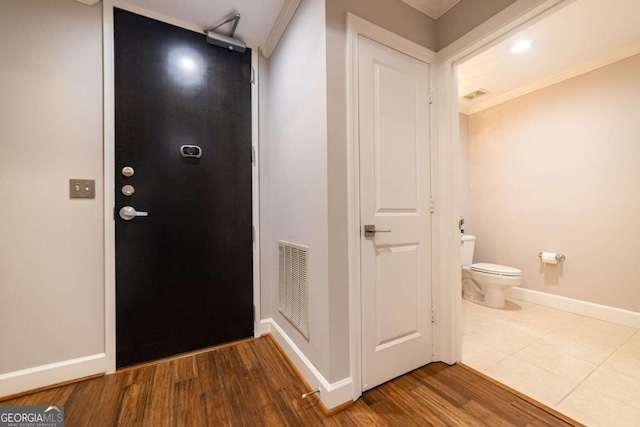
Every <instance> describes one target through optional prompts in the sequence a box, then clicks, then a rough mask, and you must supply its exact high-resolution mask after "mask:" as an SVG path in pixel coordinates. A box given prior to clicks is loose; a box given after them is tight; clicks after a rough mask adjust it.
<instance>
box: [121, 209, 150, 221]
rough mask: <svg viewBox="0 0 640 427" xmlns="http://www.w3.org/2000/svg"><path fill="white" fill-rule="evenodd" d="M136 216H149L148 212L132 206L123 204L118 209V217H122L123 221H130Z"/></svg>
mask: <svg viewBox="0 0 640 427" xmlns="http://www.w3.org/2000/svg"><path fill="white" fill-rule="evenodd" d="M137 216H149V212H142V211H137V210H135V209H134V208H133V206H125V207H123V208H122V209H120V218H122V219H124V220H125V221H131V220H132V219H133V218H135V217H137Z"/></svg>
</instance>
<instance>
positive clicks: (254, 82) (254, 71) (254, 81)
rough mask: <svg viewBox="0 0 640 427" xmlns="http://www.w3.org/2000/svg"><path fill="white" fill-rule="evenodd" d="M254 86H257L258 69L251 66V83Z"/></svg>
mask: <svg viewBox="0 0 640 427" xmlns="http://www.w3.org/2000/svg"><path fill="white" fill-rule="evenodd" d="M250 83H251V84H252V85H254V84H256V69H255V68H253V65H252V66H251V82H250Z"/></svg>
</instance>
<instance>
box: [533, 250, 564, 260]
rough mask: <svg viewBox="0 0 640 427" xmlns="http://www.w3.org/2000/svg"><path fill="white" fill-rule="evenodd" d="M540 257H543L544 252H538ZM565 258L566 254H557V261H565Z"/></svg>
mask: <svg viewBox="0 0 640 427" xmlns="http://www.w3.org/2000/svg"><path fill="white" fill-rule="evenodd" d="M538 258H542V252H540V253H538ZM565 259H567V257H566V256H564V254H556V260H557V261H564V260H565Z"/></svg>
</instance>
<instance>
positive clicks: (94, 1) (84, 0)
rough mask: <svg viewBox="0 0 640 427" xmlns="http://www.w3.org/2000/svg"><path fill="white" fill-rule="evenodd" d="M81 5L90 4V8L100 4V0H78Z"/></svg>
mask: <svg viewBox="0 0 640 427" xmlns="http://www.w3.org/2000/svg"><path fill="white" fill-rule="evenodd" d="M76 1H77V2H79V3H84V4H88V5H89V6H93V5H94V4H98V3H100V0H76Z"/></svg>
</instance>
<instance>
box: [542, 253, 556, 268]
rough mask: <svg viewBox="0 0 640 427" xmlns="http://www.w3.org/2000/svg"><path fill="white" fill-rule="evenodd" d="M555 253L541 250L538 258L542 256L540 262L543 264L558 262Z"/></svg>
mask: <svg viewBox="0 0 640 427" xmlns="http://www.w3.org/2000/svg"><path fill="white" fill-rule="evenodd" d="M556 255H557V254H556V253H555V252H542V256H540V258H542V262H543V263H545V264H554V265H555V264H557V263H558V257H557V256H556Z"/></svg>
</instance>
